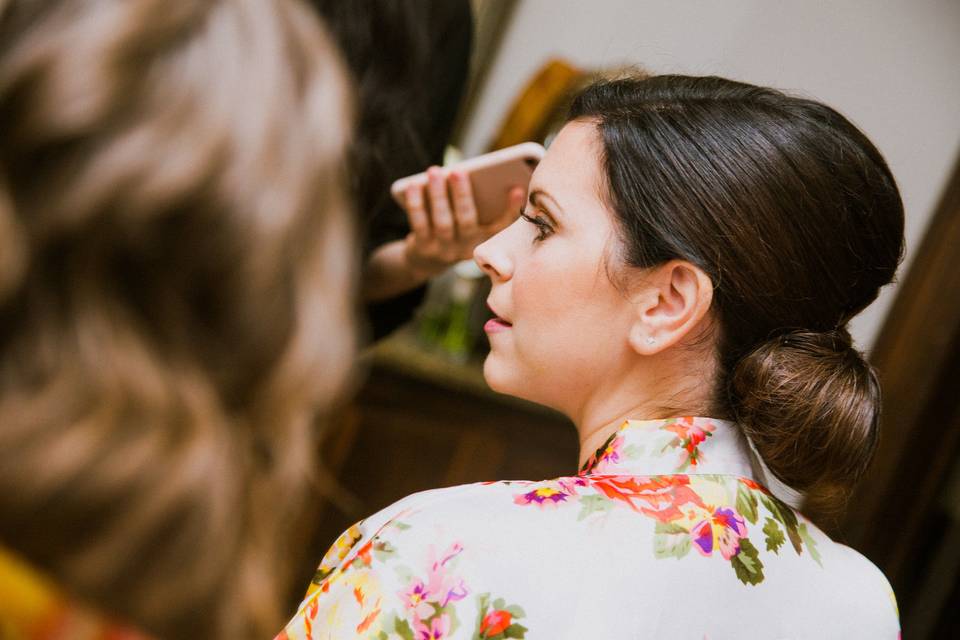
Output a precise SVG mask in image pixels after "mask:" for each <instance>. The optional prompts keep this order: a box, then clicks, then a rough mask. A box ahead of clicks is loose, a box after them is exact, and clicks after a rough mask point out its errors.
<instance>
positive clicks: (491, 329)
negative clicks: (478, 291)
mask: <svg viewBox="0 0 960 640" xmlns="http://www.w3.org/2000/svg"><path fill="white" fill-rule="evenodd" d="M487 308H488V309H490V313H492V314H493V315H494V317H493V318H490V319H489V320H487V323H486V324H485V325H483V330H484V331H486V332H487V333H499V332H501V331H506V330H507V329H509V328H510V327H512V326H513V323H511V322H509V321H508V320H505V319H504V318H501V317H500V314H498V313H497V311H496V310H495V309H494V308H493V306H492V305H491V304H490V302H489V301H488V302H487Z"/></svg>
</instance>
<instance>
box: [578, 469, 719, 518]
mask: <svg viewBox="0 0 960 640" xmlns="http://www.w3.org/2000/svg"><path fill="white" fill-rule="evenodd" d="M591 484H592V485H593V487H594V488H596V489H597V490H598V491H600V492H601V493H602V494H603V495H605V496H606V497H607V498H609V499H611V500H616V501H618V502H622V503H624V504H626V505H627V506H629V507H630V508H631V509H633V510H634V511H640V512H642V513H645V514H646V515H648V516H652V517H654V518H656V519H657V520H659V521H661V522H671V521H673V520H676V519H677V518H680V517H681V516H682V512H681V510H680V507H682V506H684V505H687V504H694V505H696V506H699V507H702V506H703V501H702V500H701V499H700V496H698V495H697V494H696V493H695V492H694V491H693V489H691V488H690V478H689V477H688V476H682V475H676V476H654V477H652V478H645V477H643V476H594V477H593V478H592V479H591Z"/></svg>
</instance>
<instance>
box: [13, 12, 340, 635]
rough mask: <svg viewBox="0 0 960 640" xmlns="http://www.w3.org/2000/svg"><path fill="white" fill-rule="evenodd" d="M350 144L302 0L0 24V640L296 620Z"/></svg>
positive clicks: (336, 69)
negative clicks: (295, 553)
mask: <svg viewBox="0 0 960 640" xmlns="http://www.w3.org/2000/svg"><path fill="white" fill-rule="evenodd" d="M351 130H352V117H351V105H350V100H349V82H348V79H347V74H346V71H345V69H344V67H343V65H342V64H341V62H340V58H339V55H338V53H337V51H336V49H335V47H334V45H333V43H332V42H331V40H330V39H329V38H328V37H327V35H326V33H325V32H324V31H323V30H322V28H321V26H320V24H319V21H318V20H317V18H316V16H315V15H313V14H312V12H311V11H310V10H309V9H308V8H307V7H306V6H304V5H303V4H302V3H300V2H299V1H297V0H269V1H266V0H177V1H176V2H169V1H168V0H124V1H123V2H113V1H102V0H54V1H45V2H30V1H28V0H12V1H5V2H0V637H3V638H16V639H41V638H44V639H46V638H70V639H73V640H78V639H94V638H121V637H128V635H129V636H133V635H136V636H138V637H139V636H141V635H142V634H149V635H151V636H155V637H161V638H262V637H265V636H268V635H269V634H270V633H272V632H273V631H274V630H275V629H276V627H277V626H278V625H279V624H281V623H282V621H283V614H282V613H281V611H282V608H283V601H284V599H285V597H286V595H287V594H288V593H289V591H288V588H289V584H288V583H289V580H290V571H289V565H290V563H291V561H292V560H294V559H295V558H292V557H291V555H292V554H291V544H292V542H291V541H292V540H294V539H295V535H293V534H294V533H295V532H294V530H293V529H294V524H295V523H296V522H298V521H299V519H300V516H301V510H302V507H303V506H304V502H305V500H306V499H307V498H308V497H309V495H310V493H311V491H310V489H311V488H312V487H311V484H312V478H311V473H313V472H314V470H315V463H314V455H313V452H314V451H315V449H316V443H315V438H314V437H313V431H314V419H315V417H316V414H317V413H318V412H319V411H322V410H325V409H326V408H327V407H329V405H330V404H331V403H332V402H333V401H334V400H335V399H336V398H337V397H338V396H339V393H340V391H341V390H342V389H343V387H344V386H345V384H346V381H347V379H348V373H349V371H350V369H351V364H352V360H353V355H354V354H353V345H354V327H353V325H354V315H353V313H352V304H351V299H352V294H353V279H354V262H355V256H354V234H353V220H352V215H351V213H352V212H351V209H350V207H349V206H348V204H347V194H346V192H345V189H344V186H343V185H344V181H345V175H344V173H343V168H342V167H343V164H344V156H345V151H346V149H347V148H348V145H349V138H350V132H351ZM117 620H119V621H122V622H117ZM121 624H122V625H123V627H124V628H125V629H126V630H125V631H121V629H120V626H121Z"/></svg>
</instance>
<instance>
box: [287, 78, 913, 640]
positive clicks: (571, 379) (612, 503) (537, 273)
mask: <svg viewBox="0 0 960 640" xmlns="http://www.w3.org/2000/svg"><path fill="white" fill-rule="evenodd" d="M454 206H456V204H455V205H454ZM902 250H903V207H902V204H901V200H900V196H899V193H898V191H897V187H896V184H895V181H894V179H893V176H892V175H891V173H890V171H889V169H888V167H887V165H886V163H885V162H884V160H883V158H882V157H881V155H880V153H879V152H878V151H877V150H876V148H875V147H874V146H873V145H872V144H871V143H870V141H869V140H867V138H866V137H865V136H864V135H863V134H862V133H861V132H860V131H859V130H858V129H857V128H856V127H855V126H854V125H852V124H851V123H850V122H849V121H847V120H846V119H845V118H844V117H843V116H841V115H840V114H839V113H837V112H836V111H834V110H833V109H831V108H829V107H826V106H824V105H822V104H820V103H817V102H814V101H812V100H806V99H802V98H796V97H791V96H788V95H785V94H783V93H781V92H779V91H775V90H772V89H766V88H761V87H756V86H752V85H748V84H742V83H738V82H733V81H730V80H724V79H721V78H714V77H706V78H694V77H683V76H659V77H652V78H647V79H636V78H626V79H620V80H614V81H603V82H600V83H598V84H595V85H592V86H590V87H588V88H587V89H585V90H584V91H583V92H582V93H581V94H580V95H579V96H578V97H577V98H576V99H575V101H574V102H573V105H572V108H571V112H570V115H569V121H568V123H567V124H566V126H565V127H564V128H563V130H562V131H561V132H560V133H559V135H558V136H557V138H556V140H555V141H554V143H553V145H552V146H551V147H550V150H549V151H548V152H547V155H546V157H545V159H544V160H543V161H542V162H541V163H540V165H539V166H538V168H537V170H536V173H535V174H534V176H533V179H532V181H531V184H530V188H529V203H528V205H527V206H526V209H525V211H523V213H522V215H521V219H520V220H518V221H516V222H515V223H514V224H513V225H512V226H510V227H509V228H507V229H506V230H504V231H503V232H501V233H500V234H498V235H496V236H494V237H493V238H491V239H490V240H488V241H487V242H485V243H484V244H482V245H480V246H479V247H478V248H477V250H476V254H475V255H476V260H477V262H478V263H479V265H480V266H481V267H482V268H483V269H484V271H485V272H486V273H487V274H488V275H489V276H490V278H491V280H492V291H491V293H490V297H489V300H488V301H489V304H490V307H491V309H492V310H493V311H494V313H495V314H496V316H497V317H496V318H494V319H493V320H491V321H490V322H489V323H488V324H487V327H486V328H487V331H488V333H489V335H490V344H491V351H490V355H489V356H488V358H487V361H486V363H485V367H484V373H485V375H486V378H487V381H488V382H489V384H490V386H491V387H493V388H494V389H495V390H498V391H501V392H503V393H508V394H511V395H515V396H520V397H523V398H526V399H528V400H532V401H534V402H538V403H541V404H544V405H547V406H550V407H553V408H555V409H557V410H560V411H562V412H563V413H565V414H566V415H567V416H569V417H570V418H571V420H572V421H573V422H574V423H575V425H576V428H577V431H578V433H579V437H580V443H581V452H580V463H581V468H580V472H579V474H577V475H573V476H569V477H562V478H556V479H552V480H545V481H538V482H528V481H522V482H517V481H503V482H493V483H483V484H476V485H468V486H461V487H452V488H447V489H438V490H435V491H429V492H425V493H421V494H416V495H413V496H410V497H408V498H406V499H404V500H401V501H400V502H398V503H396V504H394V505H393V506H391V507H388V508H387V509H385V510H383V511H382V512H380V513H378V514H376V515H373V516H371V517H370V518H368V519H366V520H365V521H363V522H361V523H359V524H358V525H356V526H355V527H353V528H351V529H350V530H349V531H347V532H346V533H345V534H344V535H343V536H342V537H341V539H340V540H339V541H338V542H337V544H336V545H334V547H333V548H332V549H331V551H330V552H329V554H328V555H327V557H326V558H325V559H324V562H323V563H322V564H321V566H320V570H319V572H318V573H317V577H316V579H315V584H314V585H313V586H312V588H311V591H310V593H309V595H308V597H307V598H306V600H305V601H304V602H303V604H302V606H301V609H300V612H299V613H298V614H297V617H296V618H295V619H294V620H293V621H292V622H291V623H290V624H289V625H288V626H287V629H286V632H285V634H286V635H287V636H288V637H291V638H293V637H296V638H300V637H310V634H311V630H314V631H320V632H319V633H318V634H317V636H319V637H337V638H343V637H354V636H361V637H376V638H383V637H401V638H414V637H415V638H418V639H420V638H430V639H436V638H551V639H553V638H571V639H572V638H587V637H589V638H604V639H615V638H671V639H672V638H697V639H700V638H710V639H711V640H716V639H720V638H737V639H742V638H785V637H789V638H845V639H850V638H871V639H873V638H891V639H892V638H895V637H897V635H898V630H899V625H898V620H897V613H896V607H895V603H894V600H893V594H892V592H891V591H890V588H889V585H888V583H887V581H886V580H885V579H884V577H883V575H882V574H881V573H880V572H879V571H878V570H877V569H876V568H875V567H874V566H873V565H872V564H871V563H870V562H869V561H868V560H866V559H865V558H863V557H862V556H860V555H859V554H857V553H856V552H855V551H853V550H851V549H849V548H847V547H845V546H843V545H840V544H837V543H835V542H833V541H831V540H830V539H829V538H828V537H827V536H826V535H825V534H824V533H822V532H821V531H820V530H819V529H817V527H816V526H815V525H814V524H813V523H811V522H810V521H809V520H807V519H806V518H805V517H804V516H803V515H802V514H801V513H799V512H798V511H797V510H796V509H794V508H792V507H791V506H789V505H788V504H787V503H786V502H785V501H784V500H782V499H781V498H780V497H778V496H777V495H776V494H775V493H774V492H773V491H771V489H768V488H767V487H768V486H770V485H771V482H772V479H773V478H776V479H778V480H779V481H780V483H782V484H783V485H786V486H788V487H791V488H793V489H795V490H797V491H799V492H803V493H805V494H806V495H807V496H808V497H809V498H811V499H817V500H819V501H821V502H833V503H834V504H839V503H840V502H842V499H843V497H844V496H845V495H846V494H847V493H848V492H849V490H850V489H851V487H852V486H853V485H854V483H855V482H856V481H857V480H858V479H859V478H860V476H861V475H862V474H863V472H864V470H865V469H866V467H867V465H868V463H869V461H870V458H871V456H872V455H873V452H874V448H875V446H876V442H877V433H878V412H879V395H880V389H879V386H878V383H877V378H876V376H875V374H874V372H873V370H872V369H871V368H870V366H869V365H868V364H867V363H866V362H865V361H864V360H863V358H862V356H861V354H860V353H859V352H857V350H856V349H855V348H854V347H853V345H852V344H851V340H850V336H849V334H848V333H847V328H846V327H847V323H848V322H849V320H850V319H851V318H852V317H853V316H855V315H856V314H857V313H859V312H860V311H862V310H863V309H864V308H865V307H866V306H867V305H869V304H870V303H871V302H872V301H873V300H874V299H875V298H876V296H877V293H878V291H879V290H880V288H881V287H883V286H884V285H885V284H887V283H888V282H890V281H891V279H892V278H893V276H894V273H895V271H896V269H897V265H898V263H899V261H900V257H901V253H902ZM778 484H779V483H778ZM317 636H314V637H317Z"/></svg>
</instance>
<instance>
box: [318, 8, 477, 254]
mask: <svg viewBox="0 0 960 640" xmlns="http://www.w3.org/2000/svg"><path fill="white" fill-rule="evenodd" d="M309 4H311V5H312V6H313V7H314V8H315V9H316V10H317V12H319V14H320V15H321V16H323V18H324V20H325V22H326V23H327V25H328V26H329V29H330V32H331V33H332V34H333V36H334V38H336V40H337V42H338V43H339V45H340V48H341V49H342V51H343V54H344V57H345V59H346V61H347V65H348V67H349V69H350V71H351V73H352V74H353V78H354V81H355V84H356V86H357V94H358V96H357V133H356V136H355V140H354V143H353V145H352V146H351V149H350V163H351V175H352V188H353V193H354V200H355V201H356V203H357V208H358V212H359V214H360V216H361V218H362V219H363V220H364V221H365V222H366V224H367V225H368V228H369V230H370V233H369V234H368V235H367V240H366V243H365V249H366V250H367V251H370V250H372V249H374V248H376V247H377V246H379V245H380V244H382V243H384V242H386V241H388V240H395V239H397V238H402V237H403V236H405V235H406V234H407V232H408V231H409V228H408V226H407V224H406V214H405V213H404V212H403V211H402V210H401V209H400V208H399V207H398V206H397V205H396V203H394V202H393V199H392V198H391V197H390V185H391V183H392V182H393V181H394V180H396V179H397V178H402V177H404V176H407V175H411V174H413V173H419V172H420V171H423V170H424V169H425V168H426V167H427V166H428V165H430V164H433V163H440V162H441V161H442V159H443V151H444V148H445V147H446V144H447V141H448V139H449V136H450V132H451V129H452V127H453V122H454V117H455V115H456V113H457V105H458V104H459V102H460V98H461V93H462V92H463V88H464V84H465V81H466V77H467V71H468V69H467V62H468V58H469V51H470V45H471V39H472V17H471V13H470V6H469V3H468V2H466V1H465V0H349V1H348V2H344V1H343V0H309ZM441 56H443V58H442V59H441Z"/></svg>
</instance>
